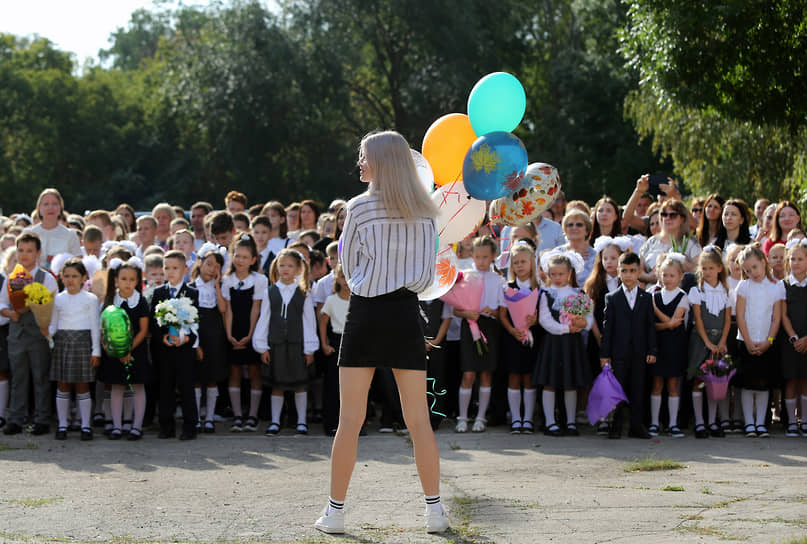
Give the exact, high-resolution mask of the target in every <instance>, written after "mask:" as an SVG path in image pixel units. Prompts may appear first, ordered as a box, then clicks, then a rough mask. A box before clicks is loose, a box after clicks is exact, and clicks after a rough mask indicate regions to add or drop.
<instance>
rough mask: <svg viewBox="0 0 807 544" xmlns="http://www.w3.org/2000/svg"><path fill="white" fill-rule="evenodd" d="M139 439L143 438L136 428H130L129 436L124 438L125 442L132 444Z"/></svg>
mask: <svg viewBox="0 0 807 544" xmlns="http://www.w3.org/2000/svg"><path fill="white" fill-rule="evenodd" d="M141 438H143V431H141V430H140V429H138V428H137V427H132V428H131V429H130V430H129V436H127V437H126V440H130V441H132V442H134V441H135V440H140V439H141Z"/></svg>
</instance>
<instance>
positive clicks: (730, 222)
mask: <svg viewBox="0 0 807 544" xmlns="http://www.w3.org/2000/svg"><path fill="white" fill-rule="evenodd" d="M721 222H722V223H723V228H722V229H721V231H720V233H719V234H718V236H717V240H715V245H716V246H718V247H719V248H720V249H722V250H726V249H728V248H729V247H731V246H732V245H734V244H740V245H746V244H749V243H750V242H751V233H750V232H749V230H748V229H749V226H748V225H749V224H750V223H751V212H750V211H749V210H748V204H746V203H745V202H744V201H743V200H740V199H739V198H732V199H731V200H727V201H726V202H725V204H723V214H722V215H721Z"/></svg>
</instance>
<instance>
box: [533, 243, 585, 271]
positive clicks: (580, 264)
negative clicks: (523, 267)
mask: <svg viewBox="0 0 807 544" xmlns="http://www.w3.org/2000/svg"><path fill="white" fill-rule="evenodd" d="M557 255H562V256H563V257H566V258H567V259H569V262H570V263H571V265H572V268H573V269H574V272H575V274H578V275H580V274H582V273H583V269H584V268H585V266H586V263H585V261H584V260H583V257H581V256H580V254H579V253H577V252H576V251H573V250H566V249H564V248H562V247H556V248H555V249H551V250H549V251H547V252H545V253H542V254H541V270H543V271H544V272H545V273H547V274H548V273H549V261H550V260H551V259H552V257H555V256H557Z"/></svg>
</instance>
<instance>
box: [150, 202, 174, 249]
mask: <svg viewBox="0 0 807 544" xmlns="http://www.w3.org/2000/svg"><path fill="white" fill-rule="evenodd" d="M151 216H152V217H153V218H154V220H155V221H156V222H157V234H156V235H155V236H154V244H155V245H158V246H160V247H161V248H163V249H167V248H168V239H169V238H170V237H171V221H173V220H174V218H175V217H176V213H175V212H174V208H172V207H171V205H170V204H168V203H167V202H160V203H159V204H157V205H156V206H154V209H153V210H151Z"/></svg>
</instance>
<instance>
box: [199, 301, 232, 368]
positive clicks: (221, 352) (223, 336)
mask: <svg viewBox="0 0 807 544" xmlns="http://www.w3.org/2000/svg"><path fill="white" fill-rule="evenodd" d="M228 345H229V342H227V333H226V332H225V330H224V319H223V317H222V315H221V312H220V311H219V309H218V308H199V346H200V347H201V348H202V356H203V358H202V360H201V361H200V362H199V365H198V367H197V376H196V381H198V382H200V383H202V384H205V383H214V382H220V381H223V380H226V379H227V376H228V375H229V371H228V369H227V355H228V354H227V352H228V349H227V347H228Z"/></svg>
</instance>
